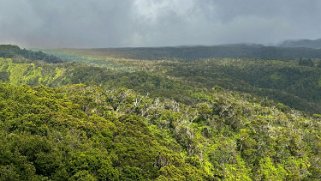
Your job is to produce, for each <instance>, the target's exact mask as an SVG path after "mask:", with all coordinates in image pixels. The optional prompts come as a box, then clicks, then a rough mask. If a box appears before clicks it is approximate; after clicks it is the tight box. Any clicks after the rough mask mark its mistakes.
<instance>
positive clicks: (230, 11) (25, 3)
mask: <svg viewBox="0 0 321 181" xmlns="http://www.w3.org/2000/svg"><path fill="white" fill-rule="evenodd" d="M320 18H321V1H319V0H309V1H304V0H282V1H280V0H270V1H263V0H262V1H261V0H224V1H222V0H157V1H156V0H82V1H79V0H68V1H66V0H54V1H53V0H14V1H13V0H0V43H14V44H19V45H22V46H25V47H39V48H42V47H45V48H61V47H74V48H89V47H124V46H175V45H195V44H197V45H214V44H226V43H241V42H245V43H267V44H268V43H276V42H279V41H281V40H284V39H298V38H311V39H314V38H321V35H320V32H321V24H320V22H319V21H320Z"/></svg>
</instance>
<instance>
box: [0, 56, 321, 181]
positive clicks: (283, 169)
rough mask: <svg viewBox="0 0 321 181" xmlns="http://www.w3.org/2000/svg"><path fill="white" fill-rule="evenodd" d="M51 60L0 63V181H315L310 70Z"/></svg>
mask: <svg viewBox="0 0 321 181" xmlns="http://www.w3.org/2000/svg"><path fill="white" fill-rule="evenodd" d="M51 53H52V52H51ZM54 54H55V55H56V56H59V57H60V58H57V59H60V60H64V58H66V60H67V61H66V62H55V61H54V62H50V61H46V58H43V59H41V58H38V59H37V60H30V59H27V58H21V57H20V56H16V55H15V56H13V57H12V58H9V57H8V56H3V57H2V58H0V80H1V83H0V142H1V144H0V147H1V148H0V150H2V151H1V152H0V178H1V179H2V180H320V179H321V170H320V168H321V122H320V121H321V116H320V115H319V114H313V115H312V114H310V112H313V113H317V112H318V111H319V110H320V109H319V107H318V106H319V103H318V100H319V95H318V94H317V91H318V89H319V87H318V81H319V78H320V76H319V68H318V66H317V64H318V61H317V60H313V61H312V63H313V65H312V66H311V64H302V61H301V63H300V61H299V60H296V61H284V60H273V61H272V60H271V61H266V62H265V61H263V60H262V61H261V60H247V59H237V60H236V59H214V58H213V59H209V60H198V61H185V60H179V61H177V60H133V59H125V58H119V59H117V58H113V57H105V56H101V55H99V56H92V55H84V54H78V53H75V52H68V53H66V52H60V53H57V52H55V53H54ZM46 56H48V55H46ZM56 56H54V57H56ZM49 57H50V56H49ZM259 62H261V63H260V64H259ZM297 80H300V81H299V83H297ZM304 83H307V84H304ZM314 84H316V85H315V87H313V86H311V85H314ZM300 86H302V87H300ZM300 88H301V89H300ZM269 91H271V92H269ZM280 93H283V94H280ZM283 96H285V97H286V99H284V100H283V103H279V101H278V100H282V98H283ZM280 97H281V98H280ZM270 98H271V99H270ZM294 98H297V99H294ZM291 101H293V102H291ZM299 103H300V104H301V105H300V104H299ZM289 106H292V108H291V107H289ZM296 106H297V107H298V109H300V110H301V111H300V110H295V109H293V107H296ZM305 106H310V107H307V108H309V109H311V110H305V109H304V108H306V107H305Z"/></svg>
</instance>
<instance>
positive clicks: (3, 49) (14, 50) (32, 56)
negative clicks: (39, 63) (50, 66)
mask: <svg viewBox="0 0 321 181" xmlns="http://www.w3.org/2000/svg"><path fill="white" fill-rule="evenodd" d="M0 57H5V58H15V57H23V58H26V59H29V60H43V61H46V62H50V63H61V62H62V60H61V59H60V58H58V57H56V56H53V55H48V54H45V53H43V52H41V51H30V50H26V49H20V48H19V47H18V46H16V45H0Z"/></svg>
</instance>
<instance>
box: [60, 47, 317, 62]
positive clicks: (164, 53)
mask: <svg viewBox="0 0 321 181" xmlns="http://www.w3.org/2000/svg"><path fill="white" fill-rule="evenodd" d="M65 51H67V52H68V51H71V52H76V53H80V54H86V55H95V56H97V55H98V56H105V57H106V56H107V57H116V58H130V59H149V60H160V59H183V60H198V59H207V58H223V57H229V58H254V59H299V58H317V59H321V50H319V49H314V48H305V47H303V48H302V47H280V46H264V45H257V44H253V45H252V44H235V45H216V46H180V47H136V48H95V49H65Z"/></svg>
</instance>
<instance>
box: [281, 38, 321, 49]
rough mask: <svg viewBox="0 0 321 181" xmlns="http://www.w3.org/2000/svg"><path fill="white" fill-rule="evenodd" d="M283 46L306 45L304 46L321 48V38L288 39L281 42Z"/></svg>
mask: <svg viewBox="0 0 321 181" xmlns="http://www.w3.org/2000/svg"><path fill="white" fill-rule="evenodd" d="M280 46H281V47H304V48H316V49H320V48H321V38H320V39H316V40H309V39H301V40H286V41H283V42H282V43H281V44H280Z"/></svg>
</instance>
